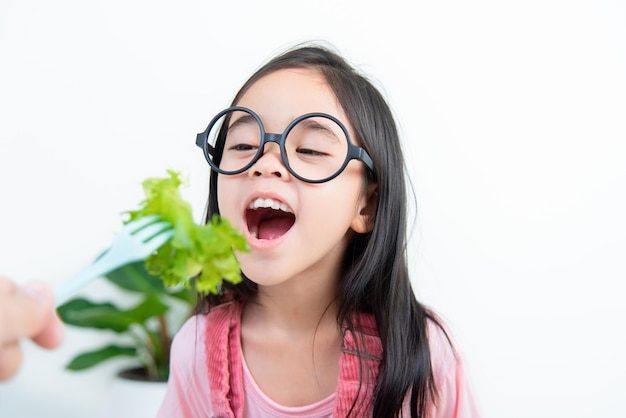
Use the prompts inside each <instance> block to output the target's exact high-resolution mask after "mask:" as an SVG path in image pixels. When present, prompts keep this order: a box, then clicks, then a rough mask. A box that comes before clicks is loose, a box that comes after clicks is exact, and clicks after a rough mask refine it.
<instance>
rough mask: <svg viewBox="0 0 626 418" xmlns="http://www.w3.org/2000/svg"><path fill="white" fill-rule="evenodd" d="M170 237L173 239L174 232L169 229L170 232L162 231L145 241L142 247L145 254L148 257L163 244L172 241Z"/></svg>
mask: <svg viewBox="0 0 626 418" xmlns="http://www.w3.org/2000/svg"><path fill="white" fill-rule="evenodd" d="M172 237H174V230H173V229H170V230H167V231H163V232H161V233H159V234H158V235H155V236H153V237H152V238H150V240H149V241H146V242H145V243H144V247H145V249H146V254H148V255H149V254H151V253H152V252H154V251H156V250H157V249H159V248H160V247H161V246H162V245H163V244H165V243H166V242H167V241H169V240H170V239H172Z"/></svg>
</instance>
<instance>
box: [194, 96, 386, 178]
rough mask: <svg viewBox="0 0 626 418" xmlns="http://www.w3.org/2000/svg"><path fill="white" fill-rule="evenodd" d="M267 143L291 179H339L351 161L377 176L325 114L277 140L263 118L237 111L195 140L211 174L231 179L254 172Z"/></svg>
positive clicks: (296, 123) (296, 124) (309, 117)
mask: <svg viewBox="0 0 626 418" xmlns="http://www.w3.org/2000/svg"><path fill="white" fill-rule="evenodd" d="M268 142H274V143H276V144H278V146H279V148H280V156H281V159H282V161H283V164H284V165H285V167H286V168H287V170H288V171H289V173H291V174H292V175H293V176H294V177H296V178H297V179H299V180H301V181H304V182H307V183H323V182H326V181H329V180H332V179H334V178H335V177H337V176H338V175H339V174H341V172H342V171H343V170H344V169H345V168H346V166H347V165H348V162H350V160H360V161H362V162H363V163H364V164H365V165H366V166H367V167H368V168H369V169H370V170H371V172H372V174H374V175H375V173H376V171H375V169H374V162H373V161H372V158H371V157H370V156H369V154H368V153H367V151H365V149H363V148H361V147H358V146H356V145H354V144H353V143H352V141H351V140H350V135H349V134H348V130H347V129H346V127H345V126H344V125H343V124H342V123H341V122H340V121H339V120H338V119H337V118H335V117H333V116H331V115H328V114H325V113H307V114H306V115H302V116H299V117H297V118H296V119H295V120H293V121H292V122H291V123H290V124H289V125H288V126H287V128H286V129H285V131H284V132H283V133H282V134H273V133H266V132H265V128H264V127H263V123H262V122H261V118H260V117H259V116H258V115H257V114H256V113H254V112H253V111H252V110H250V109H248V108H245V107H240V106H234V107H229V108H228V109H225V110H222V111H221V112H220V113H218V114H217V116H215V117H214V118H213V120H211V123H209V126H208V127H207V128H206V130H205V131H204V132H201V133H199V134H198V135H197V136H196V145H197V146H199V147H200V148H202V150H203V151H204V156H205V158H206V160H207V162H208V163H209V165H210V166H211V168H212V169H213V170H215V171H216V172H218V173H220V174H226V175H234V174H239V173H243V172H244V171H246V170H247V169H249V168H250V167H251V166H252V165H253V164H254V163H255V162H257V161H258V160H259V158H261V156H262V155H263V151H264V148H265V145H266V144H267V143H268Z"/></svg>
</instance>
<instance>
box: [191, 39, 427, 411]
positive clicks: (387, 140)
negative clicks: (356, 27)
mask: <svg viewBox="0 0 626 418" xmlns="http://www.w3.org/2000/svg"><path fill="white" fill-rule="evenodd" d="M287 68H308V69H315V70H318V71H320V72H321V74H322V75H323V76H324V78H325V79H326V81H327V83H328V85H329V86H330V88H331V89H332V91H333V92H334V94H335V96H336V97H337V99H338V101H339V103H340V105H341V107H342V108H343V110H344V111H345V112H346V115H347V117H348V119H349V121H350V123H351V124H352V126H353V128H354V132H355V133H356V136H357V138H356V139H357V141H358V142H359V143H360V145H361V146H362V147H363V148H365V149H366V150H367V151H368V153H369V154H370V156H371V157H372V159H373V160H374V165H375V167H376V178H374V177H373V176H372V174H371V173H369V171H368V170H364V171H366V174H365V175H366V177H367V178H366V181H365V182H364V183H365V184H366V187H367V184H369V183H370V182H372V181H375V182H376V183H377V186H378V187H377V208H376V219H375V223H374V228H373V230H372V231H371V232H369V233H366V234H354V238H353V239H352V242H351V243H350V244H349V246H348V248H347V249H346V252H345V255H344V259H343V275H342V278H341V281H340V283H339V287H338V295H337V301H338V314H337V322H338V324H339V325H340V326H342V327H346V328H347V329H350V330H354V329H355V328H358V324H355V323H353V318H354V314H355V313H357V312H366V313H371V314H373V315H374V317H375V319H376V325H377V328H378V333H379V335H380V338H381V342H382V346H383V361H382V363H381V370H380V373H379V375H378V381H377V382H376V389H375V393H374V399H373V405H371V407H372V408H373V409H372V413H373V416H375V417H399V416H400V415H401V409H402V405H403V402H404V399H405V398H406V396H407V395H408V394H410V407H411V417H412V418H418V417H425V416H426V411H427V405H428V404H429V402H434V401H435V398H436V388H435V385H434V382H433V369H432V365H431V353H430V348H429V344H428V335H427V323H428V321H429V320H430V321H433V322H434V323H435V324H437V325H439V323H438V321H437V319H436V318H435V317H434V314H432V313H431V312H430V311H429V310H428V309H427V308H426V307H424V306H423V305H422V304H420V303H419V302H418V301H417V299H416V297H415V294H414V292H413V289H412V286H411V282H410V279H409V271H408V266H407V261H406V250H407V237H406V234H407V232H406V229H407V183H406V176H405V173H406V169H405V164H404V157H403V153H402V148H401V144H400V139H399V135H398V130H397V127H396V123H395V120H394V117H393V114H392V111H391V109H390V107H389V105H388V103H387V102H386V100H385V99H384V97H383V96H382V94H381V93H380V91H379V90H378V89H377V88H376V87H375V86H374V85H373V83H372V82H371V81H370V80H369V79H368V78H367V77H366V76H364V75H362V74H360V73H359V72H358V71H357V70H356V69H355V68H353V67H352V66H351V65H349V64H348V63H347V61H346V60H345V59H344V58H343V57H341V56H340V55H339V54H338V53H337V52H334V51H333V50H332V49H331V48H329V47H328V46H321V45H317V44H304V45H298V46H296V47H293V48H291V49H289V50H287V51H285V52H283V53H282V54H280V55H278V56H277V57H275V58H273V59H272V60H270V61H269V62H267V63H266V64H264V65H263V66H261V67H260V68H259V69H258V70H257V71H256V72H255V73H254V74H253V75H252V76H251V77H250V78H249V79H248V81H246V83H245V84H244V85H243V86H242V88H241V89H240V90H239V92H238V93H237V95H236V96H235V98H234V100H233V104H236V103H237V102H238V101H239V100H240V99H241V97H242V96H243V95H244V94H245V93H246V91H247V90H248V89H249V88H250V86H251V85H252V84H253V83H255V82H256V81H257V80H259V79H260V78H261V77H263V76H265V75H267V74H270V73H273V72H275V71H277V70H281V69H287ZM217 213H219V209H218V202H217V174H216V173H215V172H212V173H211V178H210V190H209V201H208V206H207V219H210V218H211V217H212V216H213V215H214V214H217ZM256 291H257V286H256V284H255V283H254V282H252V281H251V280H249V279H247V278H246V277H245V276H244V277H243V281H242V282H241V283H239V284H237V285H232V284H229V283H226V282H225V283H224V285H223V287H222V289H221V293H220V294H218V295H209V296H208V297H206V298H204V299H202V300H201V301H200V304H199V306H198V312H200V311H206V309H207V308H210V307H212V306H215V305H218V304H220V303H222V302H223V301H224V298H225V297H227V296H228V297H232V296H233V295H234V296H235V297H236V298H239V299H241V300H246V299H248V298H249V297H250V296H251V295H253V294H254V293H255V292H256ZM361 364H365V363H364V362H361ZM361 379H363V373H361ZM356 403H357V400H356V399H355V400H354V403H353V405H352V412H354V413H355V414H358V410H359V407H362V405H361V406H358V405H356ZM359 415H360V414H359Z"/></svg>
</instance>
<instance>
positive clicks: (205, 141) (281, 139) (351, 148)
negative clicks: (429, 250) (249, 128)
mask: <svg viewBox="0 0 626 418" xmlns="http://www.w3.org/2000/svg"><path fill="white" fill-rule="evenodd" d="M235 111H241V112H245V113H247V114H249V115H250V116H252V117H253V118H254V119H255V120H256V122H257V123H258V125H259V129H260V133H261V142H260V143H259V149H258V150H257V152H256V154H255V155H254V157H253V158H252V159H251V160H250V162H249V163H248V164H246V165H245V166H243V168H240V169H238V170H235V171H226V170H222V169H221V168H219V167H218V166H217V165H216V163H215V162H214V161H213V160H212V158H211V155H214V153H215V152H216V151H217V148H215V147H214V146H212V145H211V144H209V133H210V132H211V130H212V129H213V127H214V125H215V124H216V123H217V122H218V121H219V120H220V119H221V118H222V117H223V116H224V115H226V114H227V113H229V112H235ZM312 117H322V118H326V119H329V120H331V121H333V122H335V123H336V124H337V125H338V126H339V127H340V128H341V130H342V131H343V133H344V135H345V137H346V140H347V141H348V142H347V143H348V149H347V150H346V151H347V152H346V158H345V160H344V162H343V164H342V165H341V166H340V167H339V168H338V169H337V171H336V172H335V173H334V174H333V175H331V176H329V177H326V178H323V179H321V180H311V179H307V178H304V177H302V176H300V175H299V174H298V173H296V172H295V171H294V170H293V169H292V168H291V166H290V165H289V160H288V159H287V151H286V149H285V141H286V140H287V135H289V133H290V132H291V130H292V129H293V127H294V126H295V125H296V124H298V123H299V122H301V121H302V120H304V119H309V118H312ZM227 128H228V127H226V129H227ZM222 129H224V125H222V126H220V131H219V132H218V136H221V132H222ZM270 142H274V143H275V144H278V148H279V149H280V158H281V160H282V162H283V165H284V166H285V168H286V169H287V171H289V173H290V174H291V175H293V176H294V177H295V178H297V179H298V180H300V181H303V182H305V183H313V184H318V183H325V182H327V181H330V180H332V179H334V178H335V177H337V176H338V175H339V174H341V173H342V172H343V170H345V168H346V166H347V165H348V163H349V162H350V161H351V160H359V161H361V162H362V163H363V164H365V166H366V167H367V168H369V169H370V171H371V172H372V175H373V176H374V177H376V169H375V168H374V161H373V160H372V157H370V155H369V153H368V152H367V151H366V150H365V149H364V148H363V147H360V146H358V145H354V144H353V143H352V139H351V138H350V134H349V133H348V130H347V129H346V127H345V126H344V124H343V123H341V121H339V119H337V118H336V117H334V116H332V115H329V114H327V113H320V112H312V113H306V114H304V115H302V116H298V117H297V118H295V119H294V120H293V121H291V122H290V123H289V125H287V127H286V128H285V130H284V131H283V133H281V134H276V133H268V132H265V126H264V125H263V122H262V121H261V118H260V117H259V115H257V114H256V113H255V112H254V111H253V110H252V109H248V108H247V107H243V106H231V107H228V108H226V109H224V110H222V111H221V112H219V113H218V114H217V115H216V116H215V117H214V118H213V119H212V120H211V122H210V123H209V125H208V126H207V128H206V129H205V130H204V131H203V132H200V133H199V134H197V135H196V145H197V146H198V147H200V148H201V149H202V151H203V152H204V158H205V159H206V160H207V162H208V163H209V166H210V167H211V169H212V170H214V171H215V172H217V173H219V174H224V175H229V176H233V175H236V174H241V173H243V172H244V171H246V170H248V169H249V168H250V167H252V166H253V165H254V164H255V163H256V162H257V161H258V160H259V159H260V158H261V157H262V156H263V154H264V153H265V145H267V144H268V143H270ZM222 152H223V149H222ZM219 158H220V160H221V158H222V156H221V155H220V156H219Z"/></svg>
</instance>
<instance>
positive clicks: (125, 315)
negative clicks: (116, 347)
mask: <svg viewBox="0 0 626 418" xmlns="http://www.w3.org/2000/svg"><path fill="white" fill-rule="evenodd" d="M167 310H168V306H167V305H165V304H164V303H163V302H161V301H160V300H159V299H158V298H157V297H147V298H146V299H144V300H143V301H141V302H140V303H139V304H138V305H136V306H135V307H133V308H131V309H128V310H122V309H120V308H118V307H117V306H115V305H113V304H112V303H108V302H106V303H94V302H91V301H89V300H87V299H84V298H76V299H72V300H70V301H69V302H67V303H65V304H63V305H61V306H60V307H59V308H58V309H57V312H58V313H59V316H60V317H61V319H62V320H63V322H65V323H66V324H69V325H74V326H77V327H83V328H96V329H109V330H112V331H115V332H118V333H121V332H125V331H126V330H128V328H129V327H130V326H131V325H132V324H135V323H136V324H143V323H144V322H146V321H147V320H148V319H149V318H152V317H155V316H158V315H162V314H163V313H165V312H166V311H167Z"/></svg>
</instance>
